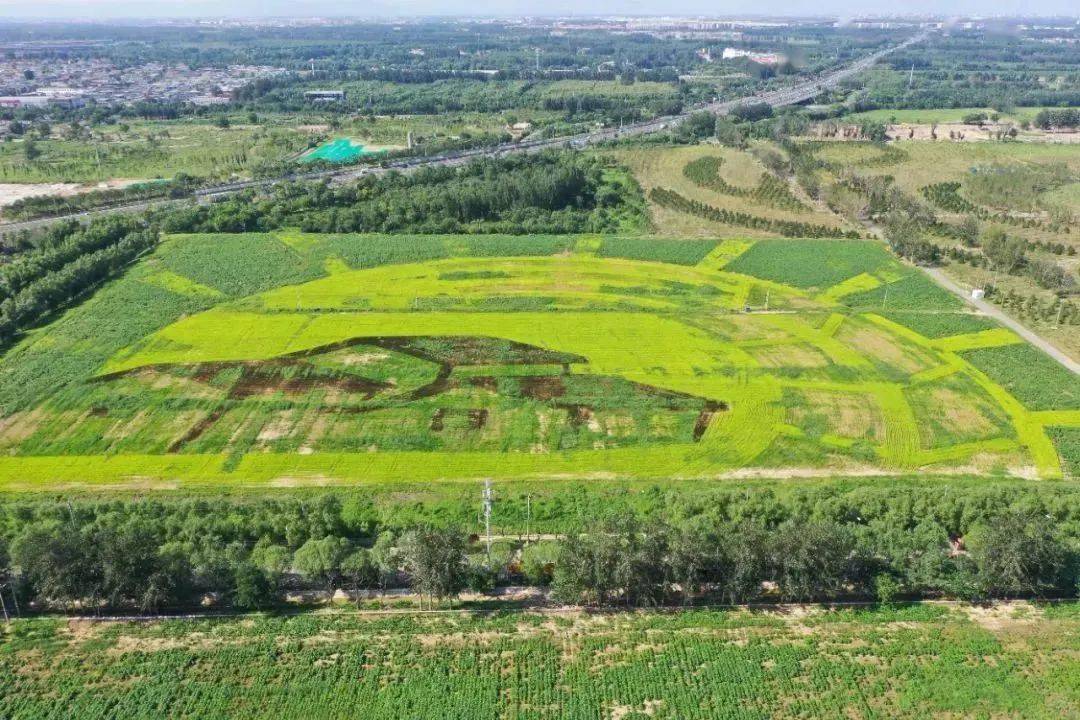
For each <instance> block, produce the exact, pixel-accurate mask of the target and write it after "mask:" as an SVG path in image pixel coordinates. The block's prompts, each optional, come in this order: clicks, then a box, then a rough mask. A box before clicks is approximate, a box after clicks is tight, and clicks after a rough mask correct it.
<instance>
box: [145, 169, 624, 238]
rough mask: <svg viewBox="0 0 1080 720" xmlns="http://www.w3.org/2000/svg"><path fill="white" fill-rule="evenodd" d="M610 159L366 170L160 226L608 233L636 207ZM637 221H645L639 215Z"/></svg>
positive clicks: (246, 197)
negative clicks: (338, 181)
mask: <svg viewBox="0 0 1080 720" xmlns="http://www.w3.org/2000/svg"><path fill="white" fill-rule="evenodd" d="M608 170H609V167H608V163H607V162H606V161H604V160H601V159H598V158H588V157H584V156H581V155H577V154H573V153H567V152H557V153H543V154H540V155H536V156H531V157H506V158H491V159H478V160H474V161H472V162H470V163H468V164H467V165H464V166H460V167H448V166H435V167H424V168H421V169H419V170H417V171H416V172H414V173H411V174H409V175H402V174H400V173H389V174H387V175H384V176H380V177H374V176H365V177H363V178H361V179H360V180H358V181H357V182H355V183H351V184H349V185H344V186H340V187H335V186H331V185H330V184H329V183H328V182H325V181H323V182H294V183H283V184H281V185H278V186H275V187H274V188H273V189H272V190H270V191H269V192H258V191H248V192H243V193H240V194H238V195H236V196H233V197H231V198H229V199H226V200H223V201H220V202H216V203H212V204H210V205H205V206H196V207H188V208H182V209H176V210H170V211H168V212H167V213H165V214H163V215H162V217H161V226H162V229H163V230H165V231H166V232H250V231H266V230H273V229H278V228H281V227H286V226H298V227H300V228H301V229H303V230H304V231H306V232H386V233H389V232H411V233H477V232H480V233H492V232H495V233H512V234H523V233H576V232H605V231H610V230H614V229H615V228H616V227H617V226H618V224H619V223H620V222H622V221H623V220H625V218H626V216H627V215H633V214H634V213H638V214H640V211H637V210H635V209H634V208H635V207H636V205H635V204H634V203H633V200H634V198H633V197H627V196H628V195H633V190H634V188H633V187H632V186H626V185H625V184H618V185H615V184H613V181H612V179H611V178H610V177H609V173H608ZM639 222H643V219H641V218H639Z"/></svg>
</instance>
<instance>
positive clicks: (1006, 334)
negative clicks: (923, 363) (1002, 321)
mask: <svg viewBox="0 0 1080 720" xmlns="http://www.w3.org/2000/svg"><path fill="white" fill-rule="evenodd" d="M1022 342H1024V341H1023V340H1022V339H1021V338H1020V336H1019V335H1017V334H1016V333H1014V332H1013V331H1012V330H1006V329H1005V328H993V329H991V330H983V331H981V332H974V333H966V334H964V335H952V336H950V337H944V338H940V339H938V340H934V341H933V345H934V347H937V348H938V349H940V350H947V351H949V352H963V351H964V350H975V349H977V348H989V347H1001V346H1003V345H1016V344H1018V343H1022Z"/></svg>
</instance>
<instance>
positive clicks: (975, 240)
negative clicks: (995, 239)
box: [956, 215, 979, 247]
mask: <svg viewBox="0 0 1080 720" xmlns="http://www.w3.org/2000/svg"><path fill="white" fill-rule="evenodd" d="M956 232H957V235H959V236H960V242H962V243H964V245H966V246H967V247H977V246H978V245H979V221H978V220H976V219H975V217H974V216H972V215H965V216H964V219H963V220H961V221H960V224H959V225H958V226H957V228H956Z"/></svg>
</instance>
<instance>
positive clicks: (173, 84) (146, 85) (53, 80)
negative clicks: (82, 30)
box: [0, 58, 285, 107]
mask: <svg viewBox="0 0 1080 720" xmlns="http://www.w3.org/2000/svg"><path fill="white" fill-rule="evenodd" d="M283 72H285V71H284V70H283V69H282V68H275V67H269V66H260V65H229V66H227V67H204V68H192V67H188V66H187V65H182V64H178V65H165V64H162V63H146V64H144V65H136V66H132V67H119V66H117V65H115V64H113V63H112V62H109V61H108V60H103V59H98V58H93V59H85V58H80V59H58V58H24V59H18V58H16V59H4V60H0V107H34V106H46V105H51V106H60V107H65V106H66V107H78V106H81V105H85V104H87V103H89V102H96V103H102V104H123V105H128V104H132V103H137V102H142V101H152V102H189V103H194V104H196V105H214V104H219V103H225V102H228V101H229V96H230V94H231V93H232V92H233V91H234V90H236V89H237V88H240V87H243V86H244V85H246V84H247V83H250V82H252V81H253V80H256V79H258V78H263V77H271V76H274V75H278V74H281V73H283Z"/></svg>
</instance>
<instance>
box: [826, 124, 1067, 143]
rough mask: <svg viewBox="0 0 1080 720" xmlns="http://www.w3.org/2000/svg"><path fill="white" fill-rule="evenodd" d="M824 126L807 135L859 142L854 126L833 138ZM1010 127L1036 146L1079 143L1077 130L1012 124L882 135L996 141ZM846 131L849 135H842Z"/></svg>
mask: <svg viewBox="0 0 1080 720" xmlns="http://www.w3.org/2000/svg"><path fill="white" fill-rule="evenodd" d="M827 127H828V125H827V124H826V123H819V124H818V125H817V126H815V127H814V128H812V129H811V131H810V133H809V136H810V137H813V138H817V139H823V140H841V141H843V140H861V139H863V138H862V137H860V136H859V134H858V126H857V125H847V124H841V125H839V132H837V133H836V134H835V135H832V134H828V133H827V131H826V129H827ZM1010 128H1015V129H1016V133H1017V134H1016V137H1015V138H1013V139H1014V140H1016V141H1019V142H1037V143H1060V144H1065V145H1068V144H1075V143H1080V130H1070V131H1065V130H1039V129H1036V128H1032V129H1030V130H1023V129H1021V128H1020V126H1019V125H1016V124H1014V123H984V124H983V125H972V124H970V123H962V122H951V123H937V124H929V123H898V124H893V125H886V127H885V132H886V134H887V135H888V136H889V139H890V140H899V141H901V142H903V141H905V140H933V139H934V135H935V134H936V135H937V140H938V141H939V142H987V141H990V142H999V141H1000V140H999V138H998V134H999V133H1007V132H1008V131H1009V130H1010ZM845 130H846V131H847V132H848V135H846V136H845V134H844V133H845ZM950 133H951V135H950Z"/></svg>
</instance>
